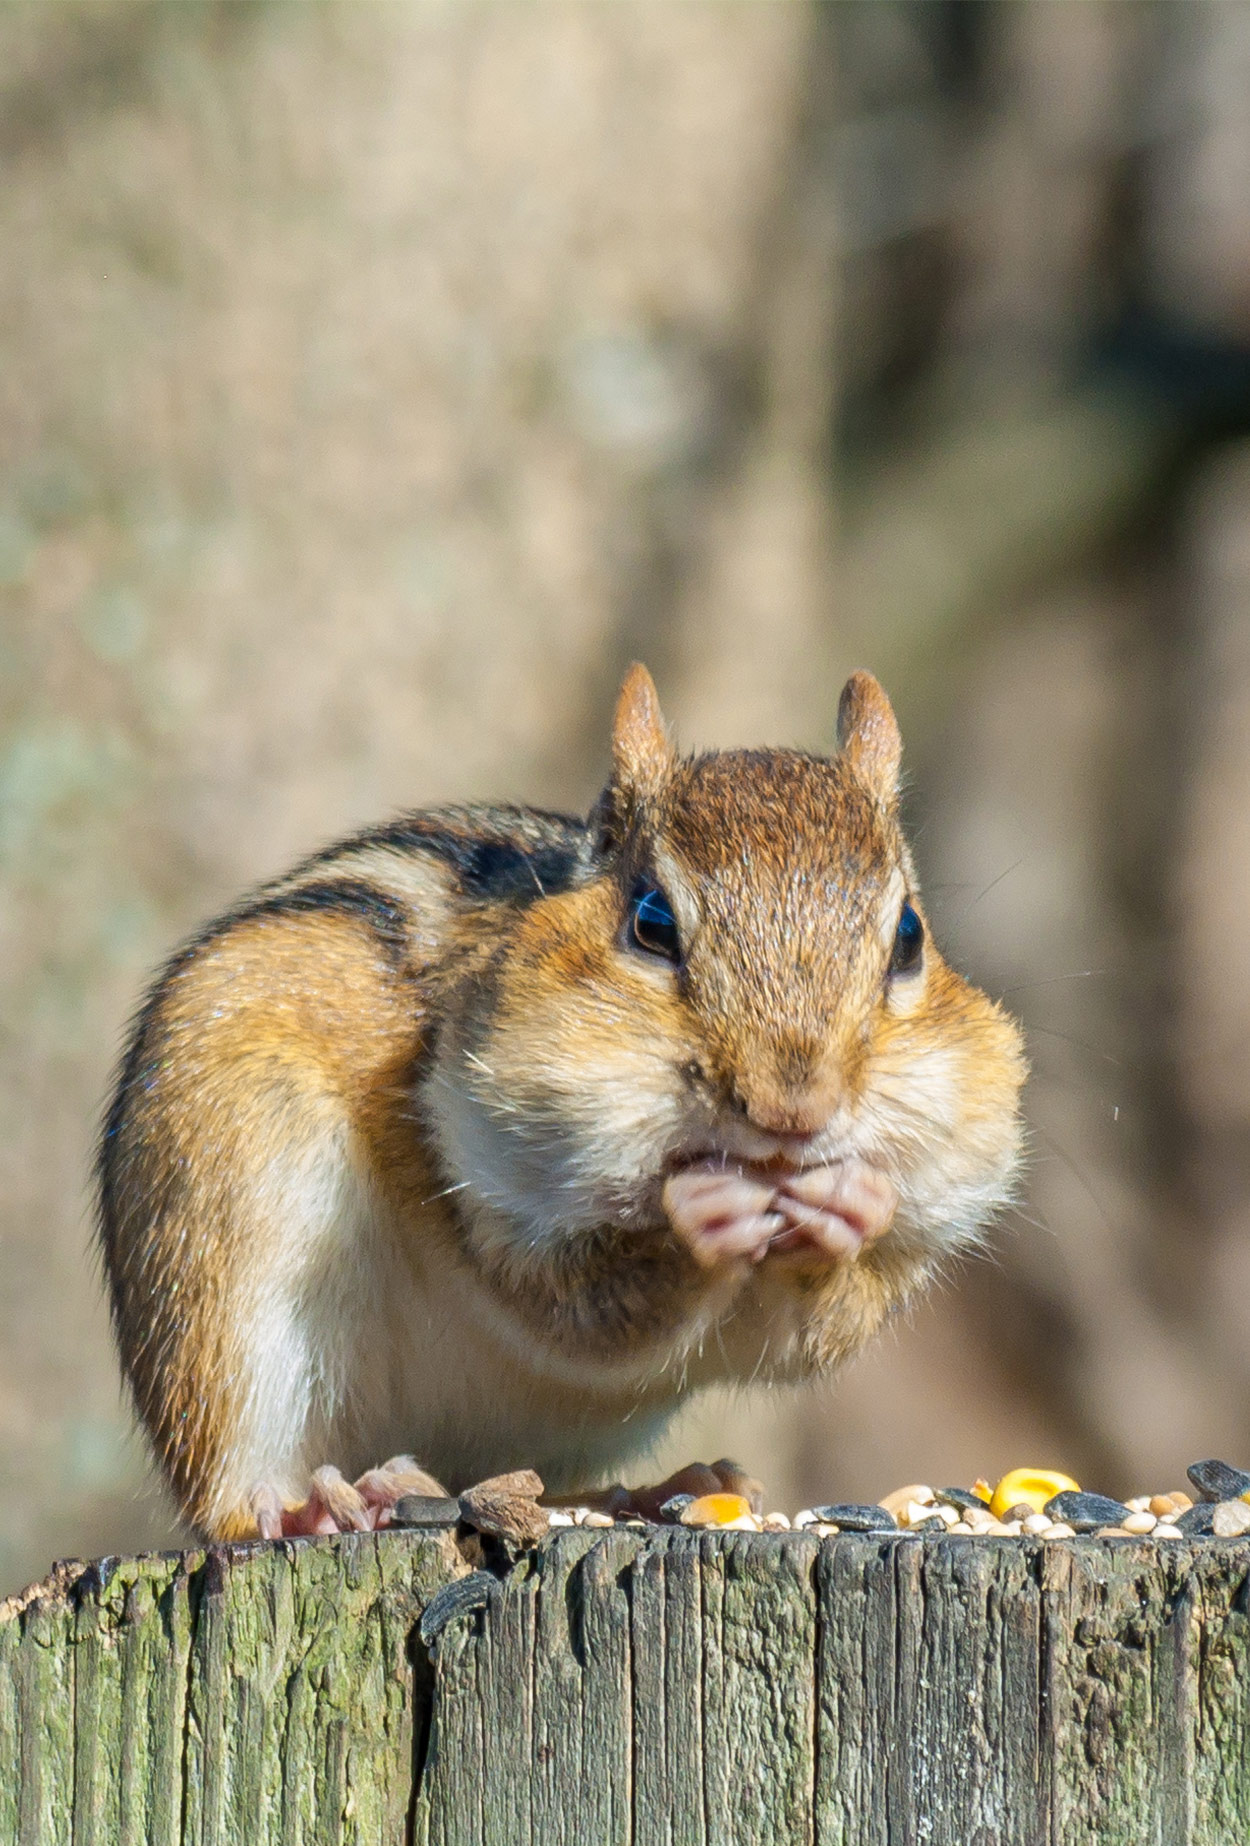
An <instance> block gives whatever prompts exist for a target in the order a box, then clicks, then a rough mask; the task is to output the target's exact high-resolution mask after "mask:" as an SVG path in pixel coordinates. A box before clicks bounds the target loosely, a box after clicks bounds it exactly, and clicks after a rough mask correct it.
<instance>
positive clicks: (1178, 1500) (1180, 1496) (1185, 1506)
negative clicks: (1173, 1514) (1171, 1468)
mask: <svg viewBox="0 0 1250 1846" xmlns="http://www.w3.org/2000/svg"><path fill="white" fill-rule="evenodd" d="M1168 1498H1169V1499H1170V1500H1171V1502H1172V1505H1173V1506H1174V1507H1175V1508H1176V1510H1177V1512H1178V1513H1187V1512H1188V1511H1189V1509H1190V1507H1191V1506H1192V1505H1193V1501H1192V1500H1191V1499H1190V1497H1189V1495H1188V1494H1187V1493H1173V1494H1169V1495H1168Z"/></svg>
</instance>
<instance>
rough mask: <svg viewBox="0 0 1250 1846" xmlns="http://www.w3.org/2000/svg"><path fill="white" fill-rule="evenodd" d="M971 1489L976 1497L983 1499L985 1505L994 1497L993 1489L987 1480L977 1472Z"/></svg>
mask: <svg viewBox="0 0 1250 1846" xmlns="http://www.w3.org/2000/svg"><path fill="white" fill-rule="evenodd" d="M972 1491H973V1493H974V1494H975V1495H976V1496H977V1499H978V1500H984V1501H985V1504H986V1505H987V1506H988V1505H989V1503H990V1501H991V1500H992V1499H993V1498H994V1489H993V1488H992V1487H991V1486H990V1484H989V1482H988V1481H987V1480H983V1479H982V1477H981V1476H980V1475H979V1474H978V1476H977V1478H976V1480H975V1481H973V1483H972Z"/></svg>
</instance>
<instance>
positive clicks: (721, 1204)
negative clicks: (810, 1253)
mask: <svg viewBox="0 0 1250 1846" xmlns="http://www.w3.org/2000/svg"><path fill="white" fill-rule="evenodd" d="M776 1196H777V1181H776V1179H775V1178H772V1177H770V1176H767V1175H765V1174H763V1173H762V1172H761V1171H760V1169H758V1168H753V1167H746V1168H743V1167H727V1166H725V1165H723V1163H721V1162H720V1161H717V1160H700V1161H696V1162H695V1164H694V1165H693V1166H688V1167H682V1168H681V1169H680V1170H679V1171H678V1172H676V1173H672V1174H670V1175H669V1177H668V1179H667V1180H665V1182H664V1192H663V1204H664V1210H665V1213H666V1214H667V1216H668V1221H669V1223H670V1224H671V1225H672V1227H673V1229H674V1230H675V1231H676V1232H677V1235H678V1236H679V1237H680V1238H681V1239H682V1241H683V1243H685V1245H686V1246H687V1248H688V1249H689V1251H690V1254H691V1255H692V1256H693V1257H694V1259H695V1261H696V1263H698V1264H699V1266H700V1268H703V1269H717V1268H720V1267H721V1266H723V1265H724V1264H727V1263H742V1262H747V1263H758V1262H759V1261H760V1259H761V1258H762V1257H764V1256H767V1254H768V1248H769V1244H770V1243H771V1241H772V1239H773V1238H774V1237H775V1236H776V1235H777V1234H778V1232H780V1231H784V1230H785V1229H786V1227H787V1224H788V1222H789V1220H788V1219H787V1218H786V1217H785V1215H784V1214H783V1213H782V1212H780V1211H778V1210H777V1208H776V1205H775V1203H774V1201H775V1199H776Z"/></svg>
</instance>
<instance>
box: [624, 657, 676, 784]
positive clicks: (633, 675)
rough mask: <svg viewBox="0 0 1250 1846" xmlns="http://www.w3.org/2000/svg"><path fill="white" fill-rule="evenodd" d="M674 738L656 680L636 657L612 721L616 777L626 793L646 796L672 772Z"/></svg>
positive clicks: (626, 677) (626, 676) (626, 678)
mask: <svg viewBox="0 0 1250 1846" xmlns="http://www.w3.org/2000/svg"><path fill="white" fill-rule="evenodd" d="M673 761H674V751H673V745H672V741H671V740H670V738H669V734H668V731H667V729H666V728H665V724H664V718H663V715H662V713H661V711H660V700H659V696H658V694H657V693H656V690H655V682H654V681H653V680H652V678H651V675H650V674H649V673H648V672H647V669H646V668H645V667H644V666H641V665H639V663H638V662H637V661H635V663H634V665H633V666H632V667H631V668H630V669H629V672H628V673H627V674H626V675H625V681H624V684H623V685H622V687H621V693H620V697H619V698H618V699H617V701H616V717H615V719H614V720H613V724H612V781H613V784H614V785H615V786H616V787H617V788H618V789H619V790H620V791H621V792H622V793H623V794H625V795H628V796H632V797H633V798H634V799H635V800H639V799H641V800H644V801H645V800H646V798H647V796H648V795H654V794H657V793H658V792H659V790H660V788H661V787H662V786H663V784H664V781H665V780H666V778H667V777H668V776H669V775H670V774H671V772H672V768H673Z"/></svg>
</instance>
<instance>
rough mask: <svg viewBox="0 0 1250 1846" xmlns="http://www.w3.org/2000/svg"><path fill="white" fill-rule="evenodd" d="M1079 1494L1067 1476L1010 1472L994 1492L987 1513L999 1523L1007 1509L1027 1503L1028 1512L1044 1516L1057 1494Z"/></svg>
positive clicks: (1026, 1470)
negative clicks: (1023, 1502) (989, 1512)
mask: <svg viewBox="0 0 1250 1846" xmlns="http://www.w3.org/2000/svg"><path fill="white" fill-rule="evenodd" d="M1079 1492H1080V1488H1079V1487H1078V1486H1077V1483H1076V1482H1075V1481H1074V1480H1073V1479H1072V1476H1071V1475H1070V1474H1059V1473H1057V1472H1056V1471H1055V1470H1054V1469H1050V1468H1013V1469H1012V1470H1011V1472H1010V1473H1009V1474H1004V1476H1003V1478H1002V1480H1001V1481H1000V1482H999V1483H998V1486H997V1487H996V1488H995V1489H994V1497H993V1499H992V1500H991V1501H990V1511H991V1512H992V1513H993V1515H994V1517H995V1518H996V1519H1002V1518H1005V1517H1006V1515H1007V1512H1008V1509H1009V1508H1011V1507H1014V1506H1017V1505H1018V1504H1019V1503H1020V1502H1021V1501H1026V1502H1027V1503H1028V1507H1029V1511H1030V1512H1034V1513H1044V1512H1045V1510H1046V1503H1047V1501H1048V1500H1053V1499H1054V1497H1055V1495H1056V1494H1058V1493H1079Z"/></svg>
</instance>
